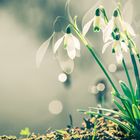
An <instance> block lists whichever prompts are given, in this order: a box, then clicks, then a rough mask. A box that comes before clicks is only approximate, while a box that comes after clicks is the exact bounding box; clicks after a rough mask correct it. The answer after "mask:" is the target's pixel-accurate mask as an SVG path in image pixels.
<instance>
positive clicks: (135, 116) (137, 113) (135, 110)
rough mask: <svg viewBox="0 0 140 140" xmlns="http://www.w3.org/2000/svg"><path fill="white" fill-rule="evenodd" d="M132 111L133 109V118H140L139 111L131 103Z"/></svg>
mask: <svg viewBox="0 0 140 140" xmlns="http://www.w3.org/2000/svg"><path fill="white" fill-rule="evenodd" d="M132 111H133V115H134V118H135V119H137V120H140V111H139V109H138V107H137V106H136V105H135V104H132Z"/></svg>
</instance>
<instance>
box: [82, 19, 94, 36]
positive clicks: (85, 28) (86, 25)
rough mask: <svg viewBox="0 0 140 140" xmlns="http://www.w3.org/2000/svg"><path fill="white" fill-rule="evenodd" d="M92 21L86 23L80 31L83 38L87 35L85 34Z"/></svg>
mask: <svg viewBox="0 0 140 140" xmlns="http://www.w3.org/2000/svg"><path fill="white" fill-rule="evenodd" d="M93 21H94V18H93V19H91V20H90V21H89V22H87V23H86V24H85V25H84V27H83V30H82V33H83V35H84V36H85V35H86V34H87V32H88V31H89V28H90V26H91V24H92V22H93Z"/></svg>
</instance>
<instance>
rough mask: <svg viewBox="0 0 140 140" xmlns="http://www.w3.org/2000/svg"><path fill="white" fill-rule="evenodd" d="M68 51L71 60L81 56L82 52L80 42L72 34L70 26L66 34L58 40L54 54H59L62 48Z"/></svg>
mask: <svg viewBox="0 0 140 140" xmlns="http://www.w3.org/2000/svg"><path fill="white" fill-rule="evenodd" d="M62 42H63V45H62V47H64V49H66V51H67V54H68V56H69V58H70V59H72V60H73V59H74V58H75V57H76V56H79V51H80V42H79V40H78V39H77V38H76V37H75V36H74V35H73V34H72V33H71V28H70V27H69V26H68V27H67V29H66V33H64V35H63V36H62V37H61V38H60V39H58V40H57V41H56V43H55V45H54V48H53V52H54V54H55V53H56V52H57V50H58V48H59V47H60V46H61V44H62Z"/></svg>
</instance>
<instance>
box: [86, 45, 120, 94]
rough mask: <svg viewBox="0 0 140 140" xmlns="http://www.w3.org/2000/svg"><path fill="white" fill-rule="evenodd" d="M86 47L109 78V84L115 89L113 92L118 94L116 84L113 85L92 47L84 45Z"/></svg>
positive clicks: (108, 77)
mask: <svg viewBox="0 0 140 140" xmlns="http://www.w3.org/2000/svg"><path fill="white" fill-rule="evenodd" d="M86 47H87V48H88V50H89V51H90V53H91V54H92V56H93V58H94V59H95V60H96V62H97V64H98V65H99V66H100V68H101V69H102V71H103V72H104V74H105V76H106V77H107V79H108V80H109V82H110V84H111V85H112V87H113V89H114V90H115V92H116V93H117V94H119V92H118V90H117V88H116V86H115V85H114V83H113V81H112V80H111V78H110V76H109V74H108V72H107V70H106V69H105V67H104V66H103V64H102V63H101V61H100V60H99V58H98V57H97V55H96V53H95V51H94V50H93V48H92V47H90V46H89V45H86Z"/></svg>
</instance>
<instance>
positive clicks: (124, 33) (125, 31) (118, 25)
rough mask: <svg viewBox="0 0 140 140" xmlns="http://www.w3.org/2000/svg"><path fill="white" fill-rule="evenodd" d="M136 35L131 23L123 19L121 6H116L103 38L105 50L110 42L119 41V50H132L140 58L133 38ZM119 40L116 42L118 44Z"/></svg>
mask: <svg viewBox="0 0 140 140" xmlns="http://www.w3.org/2000/svg"><path fill="white" fill-rule="evenodd" d="M135 36H136V34H135V32H134V30H133V28H132V27H131V25H130V24H128V23H127V22H125V21H124V20H123V17H122V14H121V12H120V10H119V8H116V9H115V10H114V12H113V16H112V18H111V20H110V21H109V22H108V24H107V26H106V28H105V30H104V31H103V40H104V42H105V43H106V44H105V45H104V47H103V50H105V48H106V47H108V46H109V45H108V44H110V42H116V41H117V42H119V44H120V47H118V48H120V49H118V48H117V50H120V51H119V52H121V51H125V52H127V51H128V50H130V51H131V52H132V53H133V54H135V55H136V56H138V58H139V53H138V49H137V47H136V45H135V43H134V41H133V38H134V37H135ZM118 37H119V39H118ZM117 42H116V44H118V43H117ZM113 46H114V45H113ZM117 46H118V45H117ZM113 49H114V47H113ZM114 50H115V49H114ZM103 52H104V51H103ZM117 52H118V51H115V53H117ZM119 54H120V55H119V56H121V57H122V54H121V53H119ZM121 57H120V58H121ZM120 60H121V59H120Z"/></svg>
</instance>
